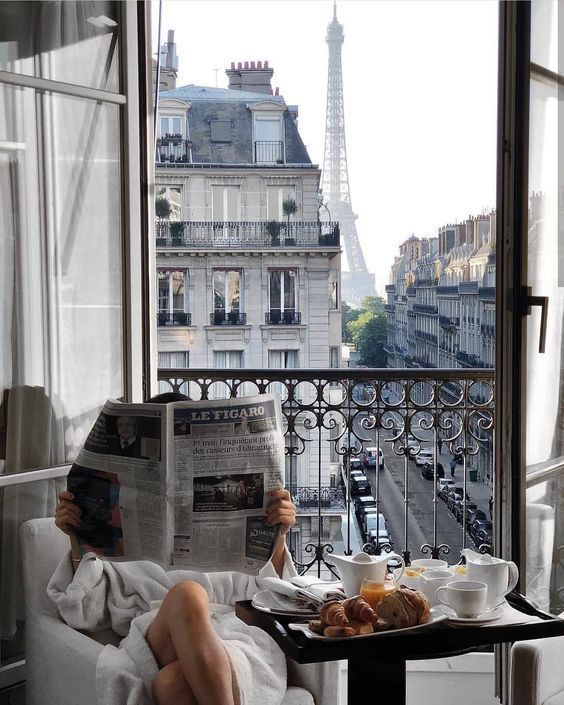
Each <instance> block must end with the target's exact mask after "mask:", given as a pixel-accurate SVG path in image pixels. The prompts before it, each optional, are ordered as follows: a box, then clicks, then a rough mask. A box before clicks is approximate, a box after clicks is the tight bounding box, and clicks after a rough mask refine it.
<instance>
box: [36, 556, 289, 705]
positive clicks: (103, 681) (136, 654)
mask: <svg viewBox="0 0 564 705" xmlns="http://www.w3.org/2000/svg"><path fill="white" fill-rule="evenodd" d="M295 574H296V573H295V569H294V566H293V564H292V561H291V559H290V556H289V554H288V553H286V557H285V564H284V577H290V576H292V575H295ZM268 576H276V572H275V570H274V568H273V567H272V565H271V564H270V563H268V564H266V566H265V567H264V568H263V569H262V570H261V572H260V574H259V575H258V576H257V577H254V576H250V575H245V574H243V573H235V572H223V573H198V572H194V571H188V570H171V571H166V570H164V569H163V568H161V567H160V566H158V565H157V564H155V563H151V562H149V561H130V562H118V561H108V560H100V559H99V558H97V557H96V556H95V555H94V554H92V553H90V554H87V555H86V556H85V557H84V558H83V560H82V562H81V563H80V565H79V567H78V569H77V571H76V573H75V575H74V577H73V575H72V569H71V562H70V560H69V556H68V555H66V556H65V557H64V558H63V560H62V561H61V562H60V563H59V565H58V566H57V569H56V570H55V573H54V574H53V577H52V578H51V580H50V582H49V585H48V586H47V593H48V595H49V597H50V598H51V599H52V600H53V602H54V603H55V604H56V605H57V608H58V610H59V613H60V615H61V617H62V618H63V619H64V620H65V622H66V623H67V624H69V625H70V626H71V627H74V628H75V629H80V630H84V631H88V632H96V631H98V630H100V629H105V628H111V629H113V631H114V632H116V633H117V634H118V635H119V636H122V637H124V638H123V639H122V641H121V642H120V645H119V647H115V646H111V645H107V646H105V647H104V648H103V649H102V651H101V654H100V657H99V659H98V663H97V664H96V691H97V697H98V702H99V704H100V705H149V704H150V703H152V702H153V700H152V697H151V681H152V679H153V677H154V675H155V673H156V672H157V671H158V666H157V663H156V661H155V658H154V656H153V653H152V652H151V649H150V648H149V645H148V644H147V641H146V640H145V635H146V634H147V630H148V628H149V625H150V624H151V622H152V620H153V619H154V617H155V614H156V612H157V610H158V607H159V605H160V604H161V602H162V600H163V599H164V597H165V595H166V593H167V592H168V590H169V589H170V588H171V587H172V586H173V585H174V584H175V583H177V582H180V581H183V580H193V581H195V582H198V583H199V584H200V585H202V586H203V587H204V588H205V589H206V591H207V593H208V596H209V600H210V612H211V616H212V623H213V626H214V629H215V631H216V633H217V634H218V635H219V636H220V637H221V639H222V640H223V643H224V645H225V648H226V650H227V653H228V656H229V659H230V662H231V667H232V671H233V674H234V676H235V677H234V682H235V689H236V694H237V696H238V698H237V700H238V702H239V703H241V705H279V703H280V702H281V701H282V699H283V697H284V694H285V692H286V680H287V677H286V660H285V657H284V655H283V653H282V651H281V650H280V649H279V647H278V646H277V645H276V643H275V642H274V641H273V640H272V639H271V638H270V637H269V636H268V635H267V634H266V632H264V631H262V630H261V629H258V628H257V627H251V626H248V625H246V624H244V623H243V622H242V621H241V620H240V619H238V618H237V617H236V616H235V612H234V606H235V602H236V601H237V600H246V599H251V598H252V596H253V595H254V594H255V593H256V592H257V591H258V590H260V589H261V580H262V578H263V577H268Z"/></svg>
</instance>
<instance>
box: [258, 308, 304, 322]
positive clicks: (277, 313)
mask: <svg viewBox="0 0 564 705" xmlns="http://www.w3.org/2000/svg"><path fill="white" fill-rule="evenodd" d="M264 322H265V325H267V326H276V325H284V326H293V325H299V324H300V323H301V322H302V314H301V313H300V312H299V311H292V310H286V311H281V310H280V309H279V308H278V309H276V308H273V309H271V310H270V311H267V313H265V314H264Z"/></svg>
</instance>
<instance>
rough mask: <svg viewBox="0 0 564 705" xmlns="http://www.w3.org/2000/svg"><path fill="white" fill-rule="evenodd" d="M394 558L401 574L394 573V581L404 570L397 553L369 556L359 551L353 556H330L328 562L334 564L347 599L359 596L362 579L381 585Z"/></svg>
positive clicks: (403, 564) (401, 559)
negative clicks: (397, 561) (389, 563)
mask: <svg viewBox="0 0 564 705" xmlns="http://www.w3.org/2000/svg"><path fill="white" fill-rule="evenodd" d="M392 558H396V559H398V560H399V561H401V572H394V580H396V581H397V580H399V578H401V576H402V575H403V571H404V570H405V563H404V562H403V558H402V557H401V556H400V555H399V554H397V553H383V554H382V555H381V556H369V555H368V554H367V553H364V552H363V551H361V552H360V553H356V554H355V555H354V556H336V555H332V556H331V557H330V560H331V561H333V562H334V563H335V566H336V568H337V570H338V571H339V575H340V576H341V580H342V581H343V590H344V591H345V595H346V596H347V597H352V596H353V595H358V594H360V587H361V585H362V581H363V580H364V578H369V579H370V580H375V581H376V582H380V583H383V582H384V580H385V579H386V568H387V566H388V562H389V561H390V560H391V559H392Z"/></svg>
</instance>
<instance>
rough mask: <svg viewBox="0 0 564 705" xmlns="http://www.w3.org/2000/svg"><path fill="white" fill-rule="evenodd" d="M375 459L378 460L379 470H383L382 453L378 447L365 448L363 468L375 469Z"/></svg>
mask: <svg viewBox="0 0 564 705" xmlns="http://www.w3.org/2000/svg"><path fill="white" fill-rule="evenodd" d="M376 459H378V467H379V469H380V470H383V469H384V453H383V452H382V449H381V448H378V446H376V447H374V448H367V449H366V452H365V453H364V466H365V467H367V468H375V467H376Z"/></svg>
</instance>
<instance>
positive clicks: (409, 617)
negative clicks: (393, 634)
mask: <svg viewBox="0 0 564 705" xmlns="http://www.w3.org/2000/svg"><path fill="white" fill-rule="evenodd" d="M377 613H378V618H379V621H380V622H384V623H385V624H387V625H388V629H405V628H406V627H415V626H417V625H418V624H425V622H428V621H429V619H430V617H431V608H430V605H429V601H428V600H427V598H426V597H425V595H424V594H423V593H422V592H420V591H419V590H414V589H412V588H406V587H400V588H398V589H397V590H396V591H395V592H392V593H390V594H389V595H386V597H384V598H382V600H381V601H380V604H379V605H378V608H377Z"/></svg>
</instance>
